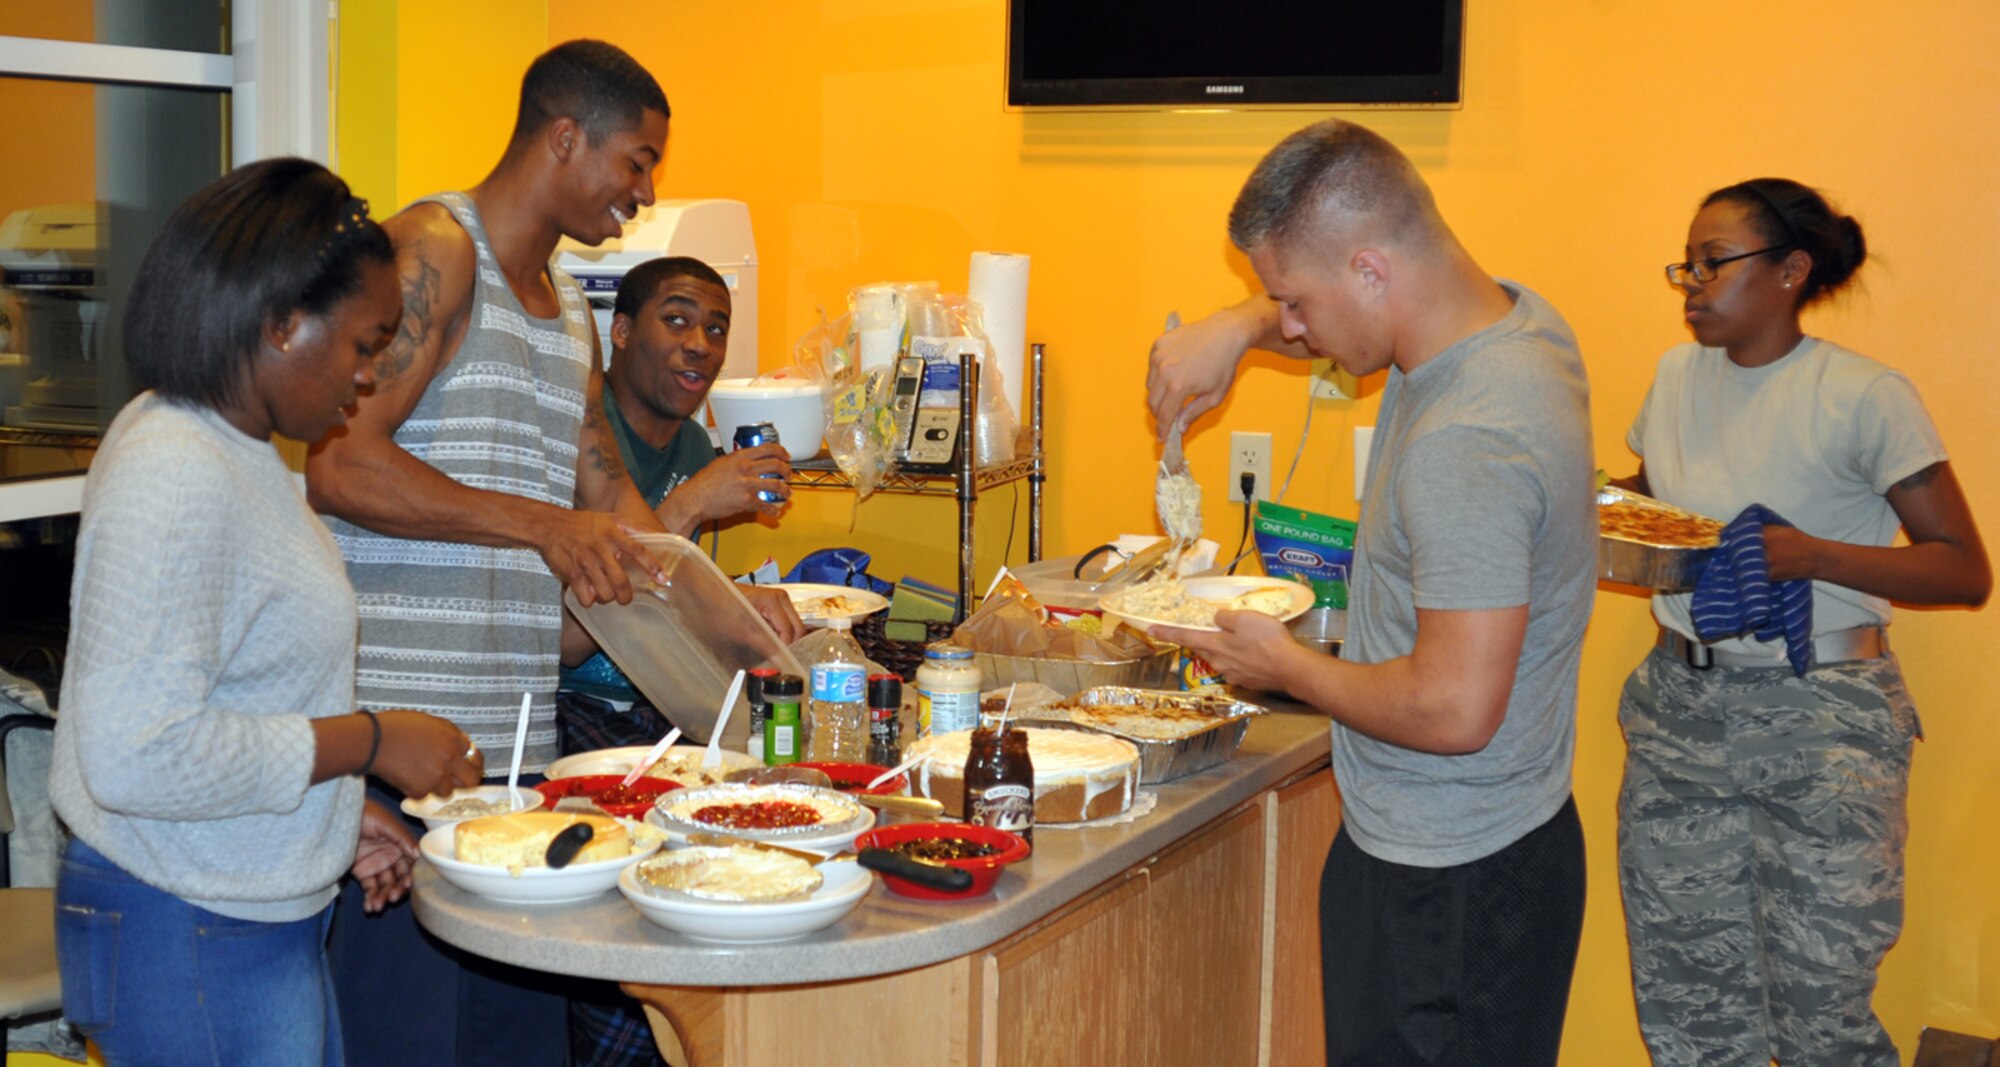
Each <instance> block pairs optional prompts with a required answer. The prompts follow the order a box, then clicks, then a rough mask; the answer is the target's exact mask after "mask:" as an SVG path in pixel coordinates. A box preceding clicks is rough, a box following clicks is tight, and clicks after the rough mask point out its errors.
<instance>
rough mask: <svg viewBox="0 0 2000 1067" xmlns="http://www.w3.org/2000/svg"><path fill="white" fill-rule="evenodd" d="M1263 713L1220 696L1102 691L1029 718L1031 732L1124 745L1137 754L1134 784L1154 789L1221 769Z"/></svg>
mask: <svg viewBox="0 0 2000 1067" xmlns="http://www.w3.org/2000/svg"><path fill="white" fill-rule="evenodd" d="M1265 711H1266V709H1265V708H1264V707H1263V706H1261V705H1258V704H1252V703H1250V702H1248V701H1244V700H1236V699H1233V698H1231V697H1229V696H1227V695H1225V694H1215V693H1181V692H1165V691H1161V690H1157V689H1134V688H1130V687H1127V686H1114V685H1105V686H1097V687H1095V688H1091V689H1085V690H1083V691H1082V692H1080V693H1078V694H1076V695H1075V696H1073V697H1070V698H1069V699H1067V700H1064V701H1062V702H1061V703H1058V704H1051V705H1048V706H1046V707H1042V708H1037V709H1035V710H1034V712H1033V713H1032V714H1033V716H1034V719H1035V725H1037V726H1048V725H1058V726H1067V727H1069V728H1071V729H1088V730H1099V731H1102V732H1104V733H1108V734H1111V735H1113V736H1116V737H1121V738H1124V739H1125V740H1127V741H1130V742H1131V743H1132V744H1133V745H1135V746H1137V748H1138V749H1139V784H1141V785H1154V784H1157V783H1159V782H1170V781H1173V780H1174V779H1176V778H1184V777H1186V776H1188V775H1190V774H1196V773H1199V772H1201V771H1205V770H1208V769H1209V768H1211V767H1217V766H1220V765H1222V764H1224V763H1227V762H1228V761H1229V758H1230V757H1231V756H1234V755H1235V754H1236V749H1237V747H1238V746H1240V745H1242V743H1243V735H1244V733H1245V732H1247V731H1248V730H1249V728H1250V723H1249V716H1252V715H1260V714H1263V713H1264V712H1265ZM1033 757H1034V753H1033V752H1032V751H1031V752H1030V753H1029V758H1030V759H1032V758H1033Z"/></svg>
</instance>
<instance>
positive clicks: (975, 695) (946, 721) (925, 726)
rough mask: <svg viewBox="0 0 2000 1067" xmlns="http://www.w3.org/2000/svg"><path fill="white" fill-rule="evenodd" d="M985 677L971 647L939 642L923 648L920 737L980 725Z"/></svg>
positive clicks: (919, 681)
mask: <svg viewBox="0 0 2000 1067" xmlns="http://www.w3.org/2000/svg"><path fill="white" fill-rule="evenodd" d="M982 681H983V679H982V678H981V676H980V673H979V665H978V664H976V663H974V662H972V650H971V649H969V648H962V647H960V646H958V645H954V644H952V643H950V642H949V641H939V642H938V643H937V644H934V645H932V646H930V647H929V648H927V649H925V650H924V665H923V666H921V667H918V668H917V678H916V682H917V736H919V737H929V736H930V735H932V734H948V733H955V732H957V731H959V730H970V729H972V728H973V727H975V726H978V725H979V687H980V683H981V682H982Z"/></svg>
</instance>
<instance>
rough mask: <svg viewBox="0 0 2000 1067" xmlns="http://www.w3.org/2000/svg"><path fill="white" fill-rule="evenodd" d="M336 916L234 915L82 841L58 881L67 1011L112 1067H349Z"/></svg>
mask: <svg viewBox="0 0 2000 1067" xmlns="http://www.w3.org/2000/svg"><path fill="white" fill-rule="evenodd" d="M331 915H332V907H331V906H329V907H328V908H327V910H326V912H324V913H322V914H319V915H314V916H312V917H310V918H306V919H300V920H298V921H296V922H288V923H266V922H251V921H248V920H244V919H231V918H228V917H226V916H222V915H217V914H216V913H214V912H212V911H208V910H207V909H205V908H199V907H196V906H195V905H193V904H190V903H188V902H187V901H185V900H182V899H181V898H179V897H177V896H174V895H173V894H171V893H167V892H164V891H162V890H159V889H155V888H153V887H152V886H149V885H147V884H145V883H144V882H141V881H139V880H138V879H137V878H134V877H132V876H131V875H130V874H127V873H126V872H125V871H124V869H122V868H120V867H119V866H118V865H117V864H115V863H112V862H111V861H110V860H108V859H105V858H104V856H103V855H102V854H101V853H99V852H98V851H97V850H96V849H94V848H91V847H90V846H89V845H87V844H84V843H83V841H82V840H76V841H72V842H71V843H70V846H69V849H68V851H66V852H65V853H64V854H63V860H62V870H61V873H60V875H59V876H58V877H57V880H56V958H57V961H58V962H59V963H60V964H61V965H62V994H63V1014H65V1015H67V1016H68V1017H69V1019H70V1021H71V1022H72V1023H74V1024H76V1027H77V1029H79V1030H81V1031H83V1033H84V1034H85V1035H86V1036H87V1037H89V1038H90V1039H91V1040H92V1041H95V1042H96V1043H97V1046H98V1048H99V1049H101V1050H102V1051H103V1054H104V1062H105V1063H106V1064H107V1065H110V1067H119V1065H121V1064H142V1063H143V1064H148V1065H153V1064H158V1065H162V1067H179V1065H182V1064H189V1065H192V1064H212V1065H218V1067H222V1065H229V1067H234V1065H237V1064H259V1065H264V1067H341V1065H342V1064H344V1063H345V1062H346V1060H345V1057H344V1056H343V1055H342V1053H341V1042H340V1025H339V1011H338V1009H337V1007H336V1006H335V1004H334V998H333V983H332V982H331V981H330V980H329V979H328V977H327V970H326V951H325V947H324V946H325V940H326V927H327V922H328V920H329V919H330V917H331Z"/></svg>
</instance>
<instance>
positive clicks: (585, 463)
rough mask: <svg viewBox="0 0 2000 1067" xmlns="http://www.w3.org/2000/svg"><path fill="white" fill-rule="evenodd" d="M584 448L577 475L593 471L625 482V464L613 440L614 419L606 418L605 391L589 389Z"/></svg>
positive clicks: (610, 479) (608, 478)
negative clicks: (612, 427) (612, 424)
mask: <svg viewBox="0 0 2000 1067" xmlns="http://www.w3.org/2000/svg"><path fill="white" fill-rule="evenodd" d="M582 443H583V448H582V449H581V450H580V451H579V452H578V453H577V458H576V461H577V473H578V474H582V473H583V472H584V471H586V470H587V471H591V472H594V473H596V474H597V475H599V476H600V477H603V478H605V479H607V480H609V481H613V482H617V481H622V480H626V479H627V478H628V475H627V474H626V473H625V461H624V460H623V459H621V458H620V457H619V455H618V447H617V445H616V443H615V442H614V441H613V440H612V437H611V420H610V419H608V418H606V417H605V415H604V391H603V390H602V389H592V390H590V396H588V397H586V398H585V399H584V402H583V442H582Z"/></svg>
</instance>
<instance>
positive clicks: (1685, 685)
mask: <svg viewBox="0 0 2000 1067" xmlns="http://www.w3.org/2000/svg"><path fill="white" fill-rule="evenodd" d="M1618 719H1619V723H1620V725H1621V726H1622V727H1623V728H1624V731H1625V743H1626V752H1627V754H1626V761H1625V783H1624V788H1623V789H1622V790H1621V791H1620V794H1619V798H1618V876H1619V883H1620V886H1621V888H1622V889H1623V890H1624V895H1625V925H1626V931H1627V934H1628V935H1629V937H1630V939H1631V949H1632V984H1633V988H1634V990H1635V993H1636V996H1637V999H1638V1007H1639V1027H1640V1030H1641V1032H1642V1033H1643V1035H1644V1037H1645V1040H1646V1046H1647V1048H1649V1049H1650V1050H1651V1051H1652V1055H1653V1063H1654V1064H1655V1065H1656V1067H1682V1065H1688V1067H1693V1065H1697V1064H1699V1065H1701V1067H1768V1065H1769V1064H1770V1062H1771V1060H1772V1059H1773V1058H1776V1059H1777V1061H1778V1062H1779V1063H1780V1064H1783V1065H1785V1067H1843V1065H1850V1064H1855V1065H1860V1064H1865V1065H1869V1067H1874V1065H1878V1064H1879V1065H1882V1067H1895V1065H1896V1064H1897V1063H1898V1059H1897V1054H1896V1047H1895V1044H1894V1043H1893V1042H1891V1041H1890V1040H1889V1035H1888V1033H1887V1031H1885V1030H1884V1029H1883V1027H1882V1024H1881V1021H1880V1020H1878V1019H1877V1018H1876V1017H1875V1012H1874V1009H1873V1008H1872V1007H1871V1006H1870V1004H1869V1001H1870V997H1871V995H1872V994H1873V992H1874V989H1875V968H1876V965H1877V964H1879V963H1880V962H1881V961H1882V957H1883V955H1884V954H1885V953H1887V952H1888V950H1889V947H1890V946H1891V945H1893V944H1894V943H1895V941H1896V937H1897V934H1898V933H1899V932H1900V931H1901V929H1902V924H1903V841H1904V838H1905V837H1906V836H1907V834H1908V821H1907V819H1906V817H1905V814H1904V798H1905V794H1906V790H1907V785H1908V780H1909V770H1910V747H1911V743H1912V741H1913V739H1914V738H1915V737H1916V736H1917V730H1918V726H1917V714H1916V708H1915V706H1914V705H1913V704H1912V703H1911V702H1910V697H1909V693H1908V691H1907V690H1905V688H1904V686H1903V676H1902V672H1901V669H1900V668H1899V667H1898V665H1897V663H1896V660H1895V658H1894V657H1893V656H1883V657H1881V658H1878V659H1872V660H1858V661H1854V662H1850V663H1840V664H1834V665H1831V666H1827V667H1820V668H1815V669H1814V670H1812V671H1810V672H1808V673H1807V674H1806V676H1805V677H1803V678H1799V677H1795V676H1794V675H1793V674H1792V672H1791V671H1790V670H1788V669H1785V668H1778V669H1771V668H1743V667H1721V666H1717V667H1714V668H1712V669H1709V670H1705V671H1704V670H1695V669H1693V668H1691V667H1689V666H1688V665H1687V664H1686V663H1684V662H1682V661H1680V660H1678V659H1676V658H1674V657H1673V656H1672V654H1671V653H1668V652H1666V651H1664V650H1660V649H1655V650H1654V651H1653V653H1652V654H1651V655H1650V656H1648V657H1647V658H1646V660H1645V662H1643V663H1641V664H1640V665H1639V668H1638V669H1637V670H1635V671H1633V672H1632V676H1631V678H1630V679H1628V680H1627V681H1626V683H1625V691H1624V694H1623V696H1622V698H1621V699H1620V701H1619V707H1618Z"/></svg>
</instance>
